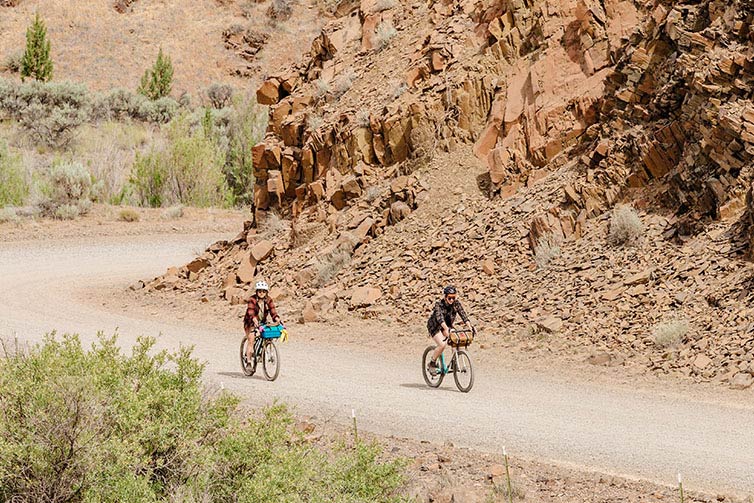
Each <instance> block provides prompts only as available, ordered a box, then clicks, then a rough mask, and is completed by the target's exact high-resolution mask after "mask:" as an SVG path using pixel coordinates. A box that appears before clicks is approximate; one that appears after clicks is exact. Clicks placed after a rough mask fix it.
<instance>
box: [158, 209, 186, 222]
mask: <svg viewBox="0 0 754 503" xmlns="http://www.w3.org/2000/svg"><path fill="white" fill-rule="evenodd" d="M161 217H162V218H163V220H177V219H179V218H182V217H183V206H180V205H178V206H172V207H170V208H168V209H166V210H165V211H163V212H162V215H161Z"/></svg>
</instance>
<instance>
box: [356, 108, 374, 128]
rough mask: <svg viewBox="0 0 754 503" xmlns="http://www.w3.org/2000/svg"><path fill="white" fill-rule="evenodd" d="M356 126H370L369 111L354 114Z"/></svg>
mask: <svg viewBox="0 0 754 503" xmlns="http://www.w3.org/2000/svg"><path fill="white" fill-rule="evenodd" d="M356 125H358V126H360V127H369V126H370V125H371V121H370V114H369V110H359V111H358V112H356Z"/></svg>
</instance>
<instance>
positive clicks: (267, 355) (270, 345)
mask: <svg viewBox="0 0 754 503" xmlns="http://www.w3.org/2000/svg"><path fill="white" fill-rule="evenodd" d="M262 371H263V372H264V376H265V377H266V378H267V380H268V381H274V380H275V379H277V378H278V375H279V374H280V355H279V354H278V347H277V346H276V345H275V343H274V342H272V341H267V342H265V343H264V346H263V348H262Z"/></svg>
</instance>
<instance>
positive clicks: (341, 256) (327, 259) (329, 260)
mask: <svg viewBox="0 0 754 503" xmlns="http://www.w3.org/2000/svg"><path fill="white" fill-rule="evenodd" d="M350 262H351V254H350V253H348V252H347V251H346V250H342V249H338V250H335V251H333V252H331V253H329V254H327V255H325V256H324V257H322V259H321V260H320V262H319V264H318V265H317V285H318V286H324V285H326V284H327V283H329V282H330V280H332V279H333V278H334V277H335V276H336V275H337V274H338V273H339V272H340V270H341V269H343V267H345V266H347V265H348V264H349V263H350Z"/></svg>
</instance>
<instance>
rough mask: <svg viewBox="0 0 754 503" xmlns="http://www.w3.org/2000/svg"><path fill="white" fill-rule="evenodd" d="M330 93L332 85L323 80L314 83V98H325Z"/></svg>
mask: <svg viewBox="0 0 754 503" xmlns="http://www.w3.org/2000/svg"><path fill="white" fill-rule="evenodd" d="M329 93H330V83H329V82H327V81H326V80H322V79H321V78H319V79H317V80H315V81H314V97H315V98H319V99H321V98H324V97H325V96H327V95H328V94H329Z"/></svg>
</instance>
